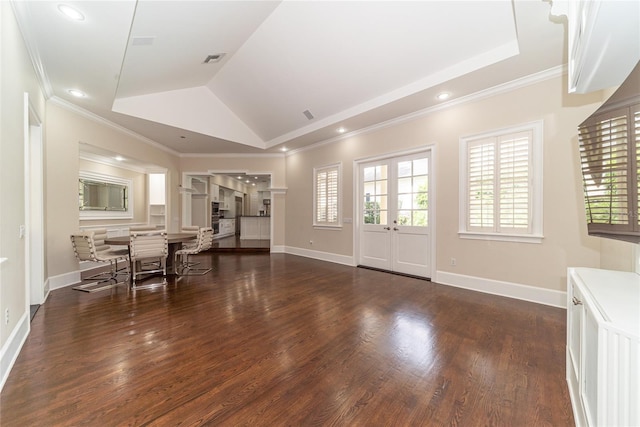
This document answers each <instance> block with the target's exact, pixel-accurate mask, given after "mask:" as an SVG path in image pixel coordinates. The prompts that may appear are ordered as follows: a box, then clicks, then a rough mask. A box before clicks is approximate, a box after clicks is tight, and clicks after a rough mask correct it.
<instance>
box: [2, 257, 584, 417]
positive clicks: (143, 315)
mask: <svg viewBox="0 0 640 427" xmlns="http://www.w3.org/2000/svg"><path fill="white" fill-rule="evenodd" d="M200 260H201V261H203V262H204V264H207V263H209V262H211V263H212V264H213V265H214V267H215V269H214V271H213V272H211V273H209V274H208V275H206V276H192V277H188V278H183V279H181V280H179V281H175V279H174V278H170V279H169V285H168V286H166V287H164V288H155V289H140V290H136V291H129V290H128V289H127V288H125V287H119V288H116V289H115V290H112V291H104V292H97V293H94V294H88V293H84V292H78V291H73V290H71V288H64V289H60V290H56V291H53V292H52V293H51V295H50V296H49V298H48V300H47V302H46V303H45V304H44V305H42V306H41V307H40V309H39V310H38V312H37V313H36V315H35V317H34V319H33V322H32V323H31V326H32V331H31V334H30V335H29V337H28V339H27V341H26V343H25V345H24V347H23V349H22V352H21V354H20V356H19V358H18V360H17V361H16V364H15V366H14V368H13V371H12V372H11V374H10V376H9V378H8V380H7V383H6V385H5V387H4V390H3V391H2V393H1V395H0V425H2V426H3V427H10V426H21V427H22V426H79V425H90V426H124V425H129V426H145V425H153V426H173V425H185V426H192V425H216V426H218V425H221V426H237V425H251V426H256V425H264V426H284V425H291V426H314V425H337V426H354V425H357V426H441V425H453V426H485V425H495V426H542V425H548V426H564V425H573V417H572V413H571V407H570V403H569V398H568V392H567V386H566V382H565V379H564V377H565V375H564V369H565V358H564V354H565V353H564V351H565V350H564V349H565V312H564V311H563V310H561V309H556V308H551V307H545V306H541V305H537V304H532V303H527V302H523V301H517V300H512V299H507V298H501V297H496V296H491V295H485V294H481V293H475V292H471V291H465V290H461V289H457V288H453V287H448V286H442V285H438V284H434V283H431V282H428V281H424V280H418V279H414V278H409V277H402V276H396V275H392V274H387V273H383V272H378V271H372V270H367V269H358V268H352V267H346V266H341V265H337V264H331V263H326V262H321V261H315V260H311V259H306V258H302V257H296V256H292V255H283V254H272V255H271V256H265V255H258V254H214V253H209V254H204V255H201V256H200Z"/></svg>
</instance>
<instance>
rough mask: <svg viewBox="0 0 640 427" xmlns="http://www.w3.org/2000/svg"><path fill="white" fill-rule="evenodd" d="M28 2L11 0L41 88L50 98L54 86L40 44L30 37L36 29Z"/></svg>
mask: <svg viewBox="0 0 640 427" xmlns="http://www.w3.org/2000/svg"><path fill="white" fill-rule="evenodd" d="M27 4H28V2H26V1H15V0H11V8H12V9H13V14H14V15H15V17H16V22H17V23H18V28H19V29H20V33H21V34H22V40H24V44H25V46H26V48H27V52H29V57H30V58H31V63H32V64H33V68H34V70H35V72H36V75H37V77H38V82H39V83H40V88H41V89H42V92H43V94H44V96H45V98H46V99H49V98H51V97H52V96H53V86H51V81H50V80H49V76H48V75H47V70H46V69H45V67H44V64H43V62H42V58H41V57H40V51H39V50H38V45H37V43H36V42H35V40H33V39H32V38H31V37H30V35H31V34H34V31H32V30H31V28H30V27H31V24H30V22H32V20H31V19H30V15H31V14H30V13H29V7H28V6H27Z"/></svg>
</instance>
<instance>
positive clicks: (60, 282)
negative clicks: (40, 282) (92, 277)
mask: <svg viewBox="0 0 640 427" xmlns="http://www.w3.org/2000/svg"><path fill="white" fill-rule="evenodd" d="M47 281H48V282H49V289H50V290H52V291H53V290H56V289H60V288H64V287H66V286H69V285H73V284H74V283H78V282H80V271H72V272H70V273H64V274H60V275H58V276H52V277H49V278H48V279H47Z"/></svg>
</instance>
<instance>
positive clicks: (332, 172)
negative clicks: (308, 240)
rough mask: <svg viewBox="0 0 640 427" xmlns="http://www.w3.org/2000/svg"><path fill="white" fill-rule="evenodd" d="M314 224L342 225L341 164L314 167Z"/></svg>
mask: <svg viewBox="0 0 640 427" xmlns="http://www.w3.org/2000/svg"><path fill="white" fill-rule="evenodd" d="M314 181H315V188H314V212H315V213H314V215H315V217H314V225H317V226H339V225H340V221H339V219H340V195H339V189H340V166H339V165H332V166H327V167H323V168H317V169H314Z"/></svg>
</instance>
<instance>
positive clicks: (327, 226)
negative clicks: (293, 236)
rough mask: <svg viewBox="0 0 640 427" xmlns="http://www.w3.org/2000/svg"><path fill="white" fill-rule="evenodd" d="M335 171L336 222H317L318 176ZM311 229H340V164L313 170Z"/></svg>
mask: <svg viewBox="0 0 640 427" xmlns="http://www.w3.org/2000/svg"><path fill="white" fill-rule="evenodd" d="M334 169H335V170H336V171H337V173H338V178H337V184H336V192H337V195H336V199H337V200H336V202H337V204H338V206H337V220H336V222H335V223H328V222H318V217H317V213H318V212H317V207H318V186H317V182H318V174H319V173H322V172H326V171H330V170H334ZM312 185H313V227H314V228H317V229H328V230H335V229H341V228H342V188H341V185H342V163H341V162H338V163H332V164H328V165H324V166H320V167H314V168H313V184H312Z"/></svg>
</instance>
